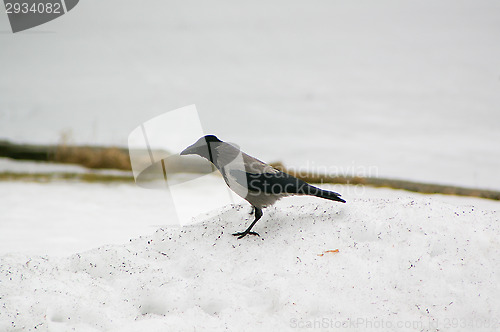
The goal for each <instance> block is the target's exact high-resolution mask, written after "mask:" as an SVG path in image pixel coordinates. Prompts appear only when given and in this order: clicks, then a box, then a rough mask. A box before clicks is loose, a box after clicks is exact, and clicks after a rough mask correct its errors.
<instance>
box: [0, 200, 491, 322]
mask: <svg viewBox="0 0 500 332" xmlns="http://www.w3.org/2000/svg"><path fill="white" fill-rule="evenodd" d="M422 197H424V196H422ZM249 212H250V210H249V208H248V207H242V206H230V207H228V208H227V209H225V210H224V211H221V213H220V214H219V215H218V216H217V217H214V218H210V219H209V220H206V221H205V222H204V223H203V224H198V225H193V226H190V227H182V228H181V227H169V228H162V229H159V230H158V231H157V232H156V233H155V234H153V235H151V236H147V237H141V238H138V239H134V240H130V242H129V243H127V244H124V245H113V246H104V247H100V248H97V249H94V250H90V251H87V252H83V253H80V254H75V255H72V256H70V257H65V258H56V257H32V256H29V255H23V254H6V255H3V256H0V262H1V264H0V330H2V331H15V330H21V329H22V330H28V331H29V330H35V329H36V330H37V331H38V330H42V331H43V330H50V331H67V330H70V329H75V330H77V331H102V330H111V331H140V330H141V331H167V330H169V331H176V330H179V331H194V330H196V331H206V330H207V331H209V330H223V329H229V330H233V331H237V330H239V331H244V330H249V331H258V330H271V329H273V330H280V331H284V330H296V329H301V328H316V329H332V328H341V327H342V328H345V329H346V330H360V331H362V330H365V329H368V328H378V329H381V330H401V329H403V328H404V329H416V330H437V329H440V330H443V329H445V330H448V329H451V328H458V329H462V330H474V329H477V328H486V329H485V330H488V329H490V330H495V329H496V328H497V327H498V326H495V325H494V324H498V321H496V322H495V321H493V320H492V318H493V317H499V315H500V290H499V288H498V286H497V285H498V284H499V283H500V280H499V273H498V264H499V263H500V262H499V260H500V258H499V257H500V244H499V242H498V238H499V236H500V230H499V226H498V220H499V218H500V213H499V212H496V211H486V210H478V209H477V208H474V207H471V206H466V205H463V206H456V205H451V204H447V203H443V202H436V201H434V200H432V199H431V198H425V197H424V198H421V199H356V200H352V201H350V202H349V203H348V204H335V203H332V202H329V201H322V200H317V202H316V203H307V204H303V205H297V204H295V206H281V205H280V206H278V207H273V208H269V209H267V210H265V211H264V217H263V218H262V220H261V221H259V222H258V223H257V225H256V226H255V228H254V230H255V231H257V232H259V233H260V235H261V236H260V237H257V236H249V237H246V238H244V239H242V240H238V239H236V238H235V237H233V236H232V235H231V233H233V232H236V231H242V230H244V229H245V227H246V225H247V224H248V222H249V221H250V220H251V219H252V217H251V216H250V215H249ZM453 324H455V325H453Z"/></svg>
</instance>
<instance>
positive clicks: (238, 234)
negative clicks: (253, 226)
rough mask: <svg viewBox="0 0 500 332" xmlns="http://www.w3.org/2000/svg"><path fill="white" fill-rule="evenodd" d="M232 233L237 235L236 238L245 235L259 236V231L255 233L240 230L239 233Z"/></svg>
mask: <svg viewBox="0 0 500 332" xmlns="http://www.w3.org/2000/svg"><path fill="white" fill-rule="evenodd" d="M233 235H234V236H237V237H238V239H242V238H244V237H245V236H247V235H257V236H260V235H259V233H257V232H241V233H234V234H233Z"/></svg>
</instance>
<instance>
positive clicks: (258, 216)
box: [233, 206, 262, 239]
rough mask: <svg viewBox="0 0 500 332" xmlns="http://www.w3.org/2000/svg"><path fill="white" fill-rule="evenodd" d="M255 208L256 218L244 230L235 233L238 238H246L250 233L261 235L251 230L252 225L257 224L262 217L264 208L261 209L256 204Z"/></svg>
mask: <svg viewBox="0 0 500 332" xmlns="http://www.w3.org/2000/svg"><path fill="white" fill-rule="evenodd" d="M254 209H255V220H254V221H253V222H252V224H251V225H250V226H249V227H248V228H247V229H246V230H245V231H244V232H241V233H234V234H233V235H234V236H237V237H238V239H241V238H244V237H245V236H247V235H249V234H250V235H259V233H256V232H251V230H252V227H253V226H254V225H255V223H256V222H257V221H258V220H259V219H260V217H262V210H261V209H259V208H258V207H255V206H254ZM259 236H260V235H259Z"/></svg>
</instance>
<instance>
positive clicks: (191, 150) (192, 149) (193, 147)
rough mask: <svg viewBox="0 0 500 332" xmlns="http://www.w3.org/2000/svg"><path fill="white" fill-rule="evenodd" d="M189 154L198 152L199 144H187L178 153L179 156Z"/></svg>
mask: <svg viewBox="0 0 500 332" xmlns="http://www.w3.org/2000/svg"><path fill="white" fill-rule="evenodd" d="M189 154H197V155H199V154H200V146H197V145H196V143H195V144H193V145H190V146H188V147H187V148H185V149H184V150H182V152H181V153H180V155H181V156H187V155H189Z"/></svg>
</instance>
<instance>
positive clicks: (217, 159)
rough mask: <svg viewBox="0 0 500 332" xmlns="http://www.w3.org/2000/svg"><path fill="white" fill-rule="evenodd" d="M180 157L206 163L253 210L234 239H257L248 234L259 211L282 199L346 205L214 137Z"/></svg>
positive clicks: (333, 194)
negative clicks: (300, 198) (318, 199)
mask: <svg viewBox="0 0 500 332" xmlns="http://www.w3.org/2000/svg"><path fill="white" fill-rule="evenodd" d="M180 154H181V156H184V155H198V156H201V157H203V158H205V159H207V160H208V161H210V162H211V163H212V164H213V165H214V166H215V167H216V168H217V169H218V170H219V172H220V173H221V174H222V177H223V178H224V181H225V182H226V184H227V185H228V186H229V188H231V190H232V191H234V192H235V193H236V194H238V195H239V196H241V197H242V198H244V199H245V200H247V201H248V203H250V204H251V205H252V206H253V208H254V211H255V219H254V221H253V222H252V224H251V225H250V226H249V227H248V228H247V229H246V230H245V231H243V232H239V233H234V234H233V235H234V236H237V237H238V239H241V238H243V237H245V236H246V235H249V234H250V235H259V234H258V233H256V232H252V231H251V230H252V227H253V226H254V225H255V223H256V222H257V221H258V220H259V219H260V218H261V217H262V208H264V207H267V206H270V205H273V204H274V203H275V202H276V201H278V200H279V199H281V198H283V197H286V196H291V195H310V196H316V197H321V198H325V199H329V200H332V201H337V202H342V203H345V202H346V201H345V200H343V199H342V198H340V194H338V193H336V192H333V191H328V190H323V189H320V188H317V187H314V186H311V185H310V184H308V183H306V182H304V181H302V180H300V179H297V178H295V177H293V176H291V175H290V174H287V173H285V172H282V171H280V170H278V169H276V168H274V167H272V166H270V165H268V164H266V163H264V162H262V161H260V160H258V159H256V158H254V157H251V156H249V155H247V154H246V153H243V152H242V151H241V150H240V149H239V148H238V147H237V146H235V145H233V144H230V143H227V142H223V141H221V140H220V139H218V138H217V137H216V136H214V135H207V136H204V137H202V138H200V139H199V140H198V141H196V143H194V144H193V145H191V146H189V147H187V148H186V149H185V150H184V151H182V152H181V153H180Z"/></svg>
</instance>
